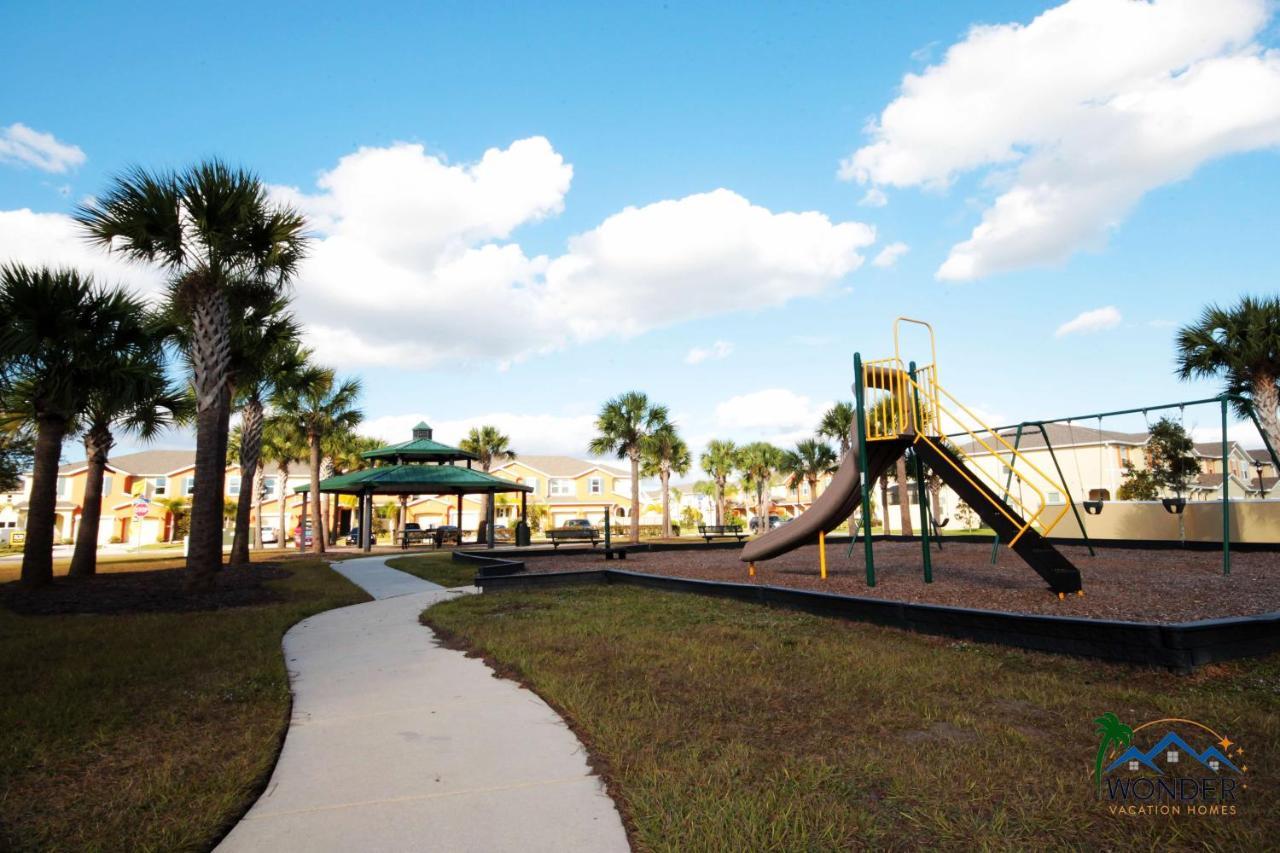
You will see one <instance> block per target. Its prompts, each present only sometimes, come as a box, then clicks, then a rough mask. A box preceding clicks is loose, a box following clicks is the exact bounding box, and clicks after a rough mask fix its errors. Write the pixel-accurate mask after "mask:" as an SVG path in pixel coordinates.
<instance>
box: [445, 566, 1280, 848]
mask: <svg viewBox="0 0 1280 853" xmlns="http://www.w3.org/2000/svg"><path fill="white" fill-rule="evenodd" d="M423 620H424V621H425V622H427V623H428V624H430V625H431V626H433V627H435V628H437V629H438V630H439V631H440V632H441V633H442V634H443V635H444V636H446V637H447V638H449V639H450V640H451V642H454V643H455V644H458V645H460V646H463V647H466V648H470V649H473V650H476V651H479V652H480V653H482V654H483V655H485V656H486V657H488V658H489V659H490V660H491V661H493V662H494V663H495V665H497V666H498V667H499V669H500V671H503V672H505V673H508V674H512V675H514V676H515V677H518V678H520V679H521V680H523V681H524V682H525V683H527V684H528V685H530V686H531V687H532V688H533V689H534V690H536V691H537V692H538V693H539V694H540V695H542V696H543V697H544V698H546V699H547V700H548V701H549V702H550V703H551V704H552V705H553V706H554V707H556V708H557V709H558V710H560V711H561V713H563V714H564V715H565V717H566V718H567V719H568V720H569V721H570V723H571V725H573V726H574V728H575V729H576V730H577V731H578V732H579V733H580V736H581V737H582V738H583V740H584V742H585V743H586V744H587V745H588V748H589V750H590V751H591V752H592V754H593V756H594V757H595V759H596V760H597V762H598V766H601V767H602V768H603V770H604V773H605V775H606V777H607V778H608V779H609V781H610V785H611V790H612V791H613V793H614V795H615V798H617V799H618V801H619V802H620V804H621V806H622V808H623V811H624V813H625V814H626V815H628V817H629V821H630V823H631V825H632V828H633V838H634V840H635V842H636V843H637V845H638V847H640V848H641V849H648V850H673V851H674V850H689V849H697V850H734V851H736V850H764V849H769V850H832V849H848V848H866V847H877V848H895V849H917V848H920V847H932V848H942V849H953V850H961V849H966V850H967V849H976V848H992V849H1018V850H1021V849H1029V848H1040V849H1080V848H1090V849H1108V848H1109V849H1131V848H1140V849H1153V850H1154V849H1168V848H1188V847H1198V848H1201V849H1214V848H1235V849H1260V848H1262V847H1265V846H1268V845H1270V844H1273V843H1274V842H1275V839H1277V838H1280V792H1278V791H1277V786H1276V784H1275V781H1274V780H1275V779H1276V773H1277V772H1278V771H1280V748H1278V747H1280V655H1272V656H1271V657H1269V658H1266V659H1263V660H1260V661H1253V662H1240V663H1233V664H1229V665H1215V666H1212V667H1206V668H1204V669H1202V670H1200V671H1198V672H1197V673H1196V674H1195V675H1191V676H1180V675H1174V674H1171V673H1168V672H1164V671H1160V670H1153V669H1142V668H1135V667H1126V666H1121V665H1109V664H1104V663H1099V662H1094V661H1085V660H1078V659H1073V658H1066V657H1059V656H1053V655H1043V654H1035V653H1029V652H1020V651H1015V650H1008V649H1002V648H999V647H995V646H986V645H981V644H972V643H964V642H957V641H950V640H942V639H938V638H930V637H924V636H921V635H917V634H911V633H907V632H902V631H897V630H893V629H887V628H879V627H875V626H870V625H865V624H859V623H855V622H845V621H840V620H833V619H824V618H821V617H817V616H811V615H807V614H802V613H796V612H792V611H787V610H782V609H773V608H768V607H764V606H760V605H753V604H746V603H741V602H733V601H722V600H716V599H711V598H704V597H699V596H693V595H682V594H678V593H661V592H655V591H649V590H640V589H635V588H627V587H579V588H564V589H559V590H540V591H536V592H507V593H486V594H485V595H482V596H466V597H463V598H460V599H456V600H452V601H449V602H446V603H443V604H441V605H439V606H437V607H433V608H431V609H430V610H428V611H426V612H425V613H424V614H423ZM1105 711H1113V712H1115V713H1116V714H1118V715H1119V716H1120V718H1121V719H1122V720H1124V721H1126V722H1128V723H1131V724H1137V723H1139V722H1144V721H1146V720H1151V719H1157V718H1160V717H1170V716H1179V717H1189V718H1192V719H1198V720H1203V721H1204V722H1206V723H1208V724H1210V725H1214V726H1215V727H1217V728H1219V730H1225V731H1227V732H1228V733H1230V734H1231V735H1232V737H1233V738H1234V739H1236V740H1238V741H1240V742H1241V743H1244V744H1247V748H1248V749H1249V750H1250V752H1251V754H1252V757H1253V759H1254V760H1256V767H1255V768H1252V769H1253V771H1254V773H1253V775H1252V776H1251V778H1253V779H1254V780H1255V781H1256V782H1257V784H1256V785H1251V786H1250V790H1248V791H1246V792H1244V794H1245V796H1244V798H1243V802H1242V804H1241V814H1239V815H1237V816H1235V817H1230V818H1216V819H1211V818H1195V819H1189V818H1186V817H1185V816H1184V817H1182V818H1179V819H1171V818H1168V817H1154V818H1153V817H1150V816H1148V817H1123V816H1122V817H1117V816H1113V815H1110V814H1108V812H1107V811H1106V809H1105V807H1104V806H1103V805H1102V804H1101V803H1099V802H1098V801H1097V800H1095V799H1094V789H1093V783H1092V780H1091V771H1092V767H1093V756H1094V751H1095V750H1096V748H1097V743H1098V741H1097V739H1096V737H1095V735H1094V728H1095V726H1094V724H1093V722H1092V720H1093V718H1094V717H1097V716H1098V715H1099V714H1101V713H1103V712H1105ZM1268 839H1270V841H1268Z"/></svg>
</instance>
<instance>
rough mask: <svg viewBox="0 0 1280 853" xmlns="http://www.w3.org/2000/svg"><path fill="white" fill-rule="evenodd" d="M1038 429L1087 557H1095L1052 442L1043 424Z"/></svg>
mask: <svg viewBox="0 0 1280 853" xmlns="http://www.w3.org/2000/svg"><path fill="white" fill-rule="evenodd" d="M1037 426H1038V427H1040V435H1042V436H1043V437H1044V443H1045V446H1046V447H1048V448H1049V458H1050V459H1052V460H1053V468H1054V470H1055V471H1057V472H1058V482H1060V483H1062V488H1063V490H1065V491H1066V493H1067V502H1068V503H1069V504H1071V514H1072V515H1074V516H1075V517H1076V524H1078V525H1080V535H1081V536H1083V537H1084V544H1085V547H1086V548H1088V549H1089V556H1090V557H1096V556H1098V555H1097V553H1096V552H1095V551H1094V550H1093V542H1092V541H1091V540H1090V539H1089V531H1088V530H1085V527H1084V518H1083V517H1082V516H1081V515H1080V510H1079V508H1077V507H1076V499H1075V498H1073V497H1072V496H1071V488H1070V487H1069V486H1068V485H1067V478H1066V476H1064V475H1063V473H1062V466H1061V465H1059V464H1058V454H1056V453H1054V452H1053V442H1051V441H1050V440H1049V433H1047V432H1045V430H1044V424H1037Z"/></svg>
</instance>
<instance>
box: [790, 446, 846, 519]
mask: <svg viewBox="0 0 1280 853" xmlns="http://www.w3.org/2000/svg"><path fill="white" fill-rule="evenodd" d="M837 462H838V460H837V459H836V452H835V451H834V450H832V449H831V445H829V444H827V443H826V442H825V441H822V440H820V439H816V438H806V439H804V440H802V441H799V442H797V443H796V449H795V450H791V451H788V452H787V453H785V454H784V455H783V458H782V466H781V472H782V473H783V474H786V475H787V476H788V477H789V481H790V485H791V488H793V489H797V490H798V487H799V485H800V483H801V482H804V483H808V484H809V505H810V506H812V505H813V502H814V501H816V500H817V499H818V479H819V478H820V477H822V475H823V474H830V473H831V472H832V471H834V470H835V469H836V464H837ZM796 502H797V503H799V500H798V499H797V501H796Z"/></svg>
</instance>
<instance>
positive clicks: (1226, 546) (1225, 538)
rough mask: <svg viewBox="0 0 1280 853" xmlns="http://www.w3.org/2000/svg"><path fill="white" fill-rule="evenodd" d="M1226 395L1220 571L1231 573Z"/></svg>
mask: <svg viewBox="0 0 1280 853" xmlns="http://www.w3.org/2000/svg"><path fill="white" fill-rule="evenodd" d="M1227 405H1228V403H1227V397H1226V395H1225V394H1224V395H1223V397H1222V573H1223V574H1224V575H1229V574H1231V505H1230V504H1229V503H1227V487H1228V486H1229V484H1230V483H1231V469H1230V468H1228V467H1227Z"/></svg>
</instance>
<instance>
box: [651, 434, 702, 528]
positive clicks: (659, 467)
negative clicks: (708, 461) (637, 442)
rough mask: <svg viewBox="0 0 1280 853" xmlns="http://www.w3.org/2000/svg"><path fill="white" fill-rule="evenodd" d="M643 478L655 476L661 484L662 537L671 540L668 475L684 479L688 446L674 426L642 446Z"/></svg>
mask: <svg viewBox="0 0 1280 853" xmlns="http://www.w3.org/2000/svg"><path fill="white" fill-rule="evenodd" d="M641 456H642V458H643V460H644V467H643V473H644V475H645V476H646V477H653V476H657V478H658V480H659V481H660V482H661V483H662V537H663V538H664V539H670V538H671V472H672V471H674V472H675V473H677V474H680V475H681V476H683V475H684V474H685V473H687V472H688V470H689V465H690V459H689V445H687V444H685V443H684V439H682V438H681V437H680V435H679V434H678V433H677V432H676V427H675V424H671V423H668V424H664V425H663V426H662V427H660V428H659V429H657V430H655V431H654V432H653V434H652V435H650V436H649V437H648V438H647V439H646V440H645V442H644V445H643V446H642V447H641Z"/></svg>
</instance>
